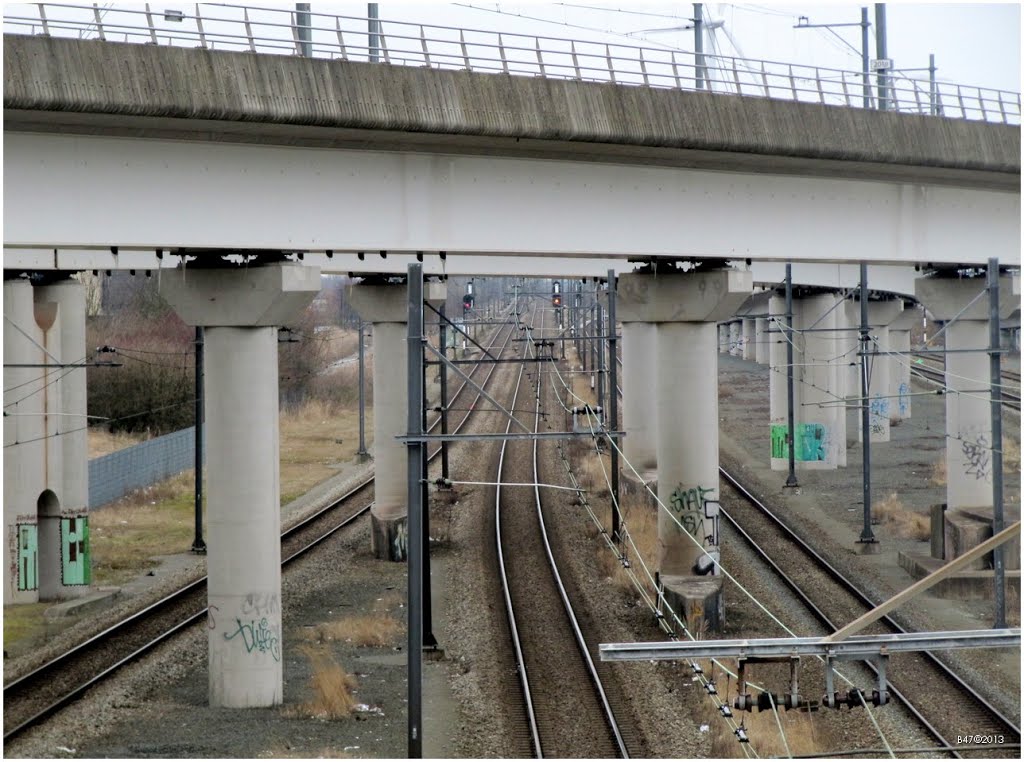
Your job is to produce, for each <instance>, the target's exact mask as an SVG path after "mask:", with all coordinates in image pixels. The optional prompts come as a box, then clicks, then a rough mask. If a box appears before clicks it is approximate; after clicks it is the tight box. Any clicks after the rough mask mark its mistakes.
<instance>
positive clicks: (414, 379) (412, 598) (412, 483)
mask: <svg viewBox="0 0 1024 762" xmlns="http://www.w3.org/2000/svg"><path fill="white" fill-rule="evenodd" d="M408 273H409V277H408V290H409V334H408V347H407V351H408V355H407V356H408V362H409V369H408V379H407V383H408V394H409V414H408V418H407V421H408V429H409V436H416V437H419V436H422V434H423V431H422V423H421V421H422V420H423V346H422V344H423V265H422V264H420V263H419V262H414V263H412V264H410V265H409V270H408ZM423 449H424V443H423V442H409V443H408V458H407V462H408V469H407V476H408V483H407V487H408V491H409V518H408V525H409V540H408V542H409V545H408V547H409V553H408V562H409V593H408V596H409V600H408V617H409V631H408V642H407V648H406V657H407V659H408V662H407V663H408V676H407V679H408V690H409V694H408V706H409V716H408V733H407V738H406V742H407V748H408V756H409V758H410V759H421V758H422V757H423V651H422V648H423V511H424V505H423V493H422V491H421V490H420V483H421V481H422V479H423V473H422V469H423V456H422V451H423Z"/></svg>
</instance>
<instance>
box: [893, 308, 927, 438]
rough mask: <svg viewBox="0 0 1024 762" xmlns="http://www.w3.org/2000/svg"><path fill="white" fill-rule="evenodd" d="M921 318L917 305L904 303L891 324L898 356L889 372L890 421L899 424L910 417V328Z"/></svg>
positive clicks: (894, 346)
mask: <svg viewBox="0 0 1024 762" xmlns="http://www.w3.org/2000/svg"><path fill="white" fill-rule="evenodd" d="M920 320H921V313H920V310H919V309H917V308H916V307H913V306H909V305H907V304H906V303H904V305H903V312H901V313H900V314H899V315H898V316H897V317H896V319H895V320H893V321H892V323H890V324H889V345H890V346H891V347H892V351H893V352H894V353H896V354H897V355H898V356H897V357H893V358H892V363H891V365H890V368H889V370H890V374H889V394H890V396H891V397H892V406H891V407H890V409H889V421H890V423H891V424H892V425H896V424H898V423H899V422H900V421H902V420H903V419H904V418H910V411H911V400H912V399H913V398H912V397H911V396H910V367H911V362H912V361H911V359H910V356H909V355H910V330H911V329H912V328H913V327H914V326H915V325H917V324H918V322H920Z"/></svg>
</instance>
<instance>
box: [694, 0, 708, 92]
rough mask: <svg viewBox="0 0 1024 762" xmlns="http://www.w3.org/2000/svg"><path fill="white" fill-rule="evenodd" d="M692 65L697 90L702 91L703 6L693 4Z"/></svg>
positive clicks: (703, 77)
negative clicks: (694, 71) (694, 70)
mask: <svg viewBox="0 0 1024 762" xmlns="http://www.w3.org/2000/svg"><path fill="white" fill-rule="evenodd" d="M693 65H694V68H696V70H697V71H696V77H695V78H696V80H697V89H698V90H703V89H704V80H705V79H706V75H705V73H704V4H703V3H694V4H693Z"/></svg>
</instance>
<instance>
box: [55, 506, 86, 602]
mask: <svg viewBox="0 0 1024 762" xmlns="http://www.w3.org/2000/svg"><path fill="white" fill-rule="evenodd" d="M60 561H61V569H60V579H61V583H62V584H65V585H88V584H89V583H90V582H92V564H91V563H90V558H89V519H88V518H87V517H85V516H77V517H75V518H68V519H61V520H60Z"/></svg>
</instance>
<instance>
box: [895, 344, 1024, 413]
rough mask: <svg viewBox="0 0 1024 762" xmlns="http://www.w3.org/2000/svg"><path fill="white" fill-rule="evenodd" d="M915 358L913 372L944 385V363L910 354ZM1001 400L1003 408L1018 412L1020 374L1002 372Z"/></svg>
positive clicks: (927, 356)
mask: <svg viewBox="0 0 1024 762" xmlns="http://www.w3.org/2000/svg"><path fill="white" fill-rule="evenodd" d="M911 355H913V357H914V358H915V360H916V362H915V364H914V366H913V370H914V371H916V372H917V373H919V374H920V375H921V376H924V377H925V378H927V379H929V380H931V381H937V382H939V383H945V380H946V370H945V363H940V362H937V361H936V358H935V357H934V356H932V355H921V354H914V353H913V352H912V353H911ZM984 373H985V378H986V379H987V378H988V369H987V368H985V369H984ZM1001 375H1002V383H1003V388H1002V399H1003V407H1005V408H1009V409H1010V410H1016V411H1017V412H1018V413H1019V412H1020V373H1015V372H1014V371H1011V370H1004V371H1002V374H1001ZM984 385H985V386H988V382H987V381H986V382H984Z"/></svg>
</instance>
